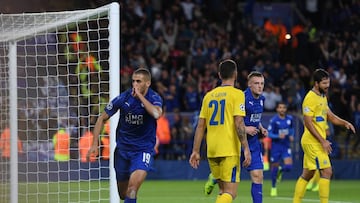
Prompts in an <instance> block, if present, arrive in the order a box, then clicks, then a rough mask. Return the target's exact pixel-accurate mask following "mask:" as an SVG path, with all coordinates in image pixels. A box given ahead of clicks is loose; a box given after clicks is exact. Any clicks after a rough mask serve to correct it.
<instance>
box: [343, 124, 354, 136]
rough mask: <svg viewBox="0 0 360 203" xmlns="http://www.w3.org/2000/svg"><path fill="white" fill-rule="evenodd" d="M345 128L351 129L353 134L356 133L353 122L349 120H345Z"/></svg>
mask: <svg viewBox="0 0 360 203" xmlns="http://www.w3.org/2000/svg"><path fill="white" fill-rule="evenodd" d="M345 128H346V129H348V130H351V131H352V132H353V133H354V134H355V133H356V130H355V128H354V126H353V124H351V123H350V122H346V124H345Z"/></svg>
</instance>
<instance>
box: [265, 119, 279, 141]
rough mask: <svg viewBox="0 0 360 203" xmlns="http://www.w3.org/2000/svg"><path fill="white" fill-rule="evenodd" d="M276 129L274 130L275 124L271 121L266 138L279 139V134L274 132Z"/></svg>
mask: <svg viewBox="0 0 360 203" xmlns="http://www.w3.org/2000/svg"><path fill="white" fill-rule="evenodd" d="M276 129H277V128H275V122H274V120H273V119H271V120H270V123H269V127H268V136H269V137H270V138H271V139H277V138H279V133H277V132H275V131H276Z"/></svg>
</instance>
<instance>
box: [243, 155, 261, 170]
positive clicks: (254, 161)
mask: <svg viewBox="0 0 360 203" xmlns="http://www.w3.org/2000/svg"><path fill="white" fill-rule="evenodd" d="M250 153H251V164H250V166H248V167H247V168H245V169H246V170H247V171H252V170H256V169H261V170H263V169H264V163H263V158H262V153H261V151H260V150H259V151H258V150H256V151H250ZM244 159H245V158H244V151H242V150H241V158H240V160H241V161H240V163H241V166H242V164H243V161H244Z"/></svg>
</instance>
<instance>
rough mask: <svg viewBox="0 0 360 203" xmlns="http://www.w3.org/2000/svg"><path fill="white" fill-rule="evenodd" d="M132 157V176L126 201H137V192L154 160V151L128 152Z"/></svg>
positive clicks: (129, 202)
mask: <svg viewBox="0 0 360 203" xmlns="http://www.w3.org/2000/svg"><path fill="white" fill-rule="evenodd" d="M127 154H128V156H129V157H130V162H131V163H130V169H129V171H130V173H131V175H130V178H129V184H128V188H127V191H126V198H125V201H124V203H136V201H137V193H138V191H139V189H140V186H141V184H142V183H143V182H144V180H145V178H146V175H147V172H148V171H150V170H151V167H152V163H153V161H154V157H153V155H154V154H153V151H152V150H151V151H143V152H128V153H127Z"/></svg>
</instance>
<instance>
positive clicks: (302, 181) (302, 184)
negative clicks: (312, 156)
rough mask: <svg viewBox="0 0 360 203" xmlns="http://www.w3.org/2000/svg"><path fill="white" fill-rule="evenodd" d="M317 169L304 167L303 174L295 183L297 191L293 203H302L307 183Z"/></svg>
mask: <svg viewBox="0 0 360 203" xmlns="http://www.w3.org/2000/svg"><path fill="white" fill-rule="evenodd" d="M314 172H315V170H308V169H307V168H304V169H303V172H302V174H301V176H300V177H299V178H298V180H297V181H296V184H295V192H294V198H293V203H300V202H301V200H302V198H303V197H304V195H305V192H306V185H307V184H308V182H309V180H310V179H311V178H312V176H313V175H314Z"/></svg>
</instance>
